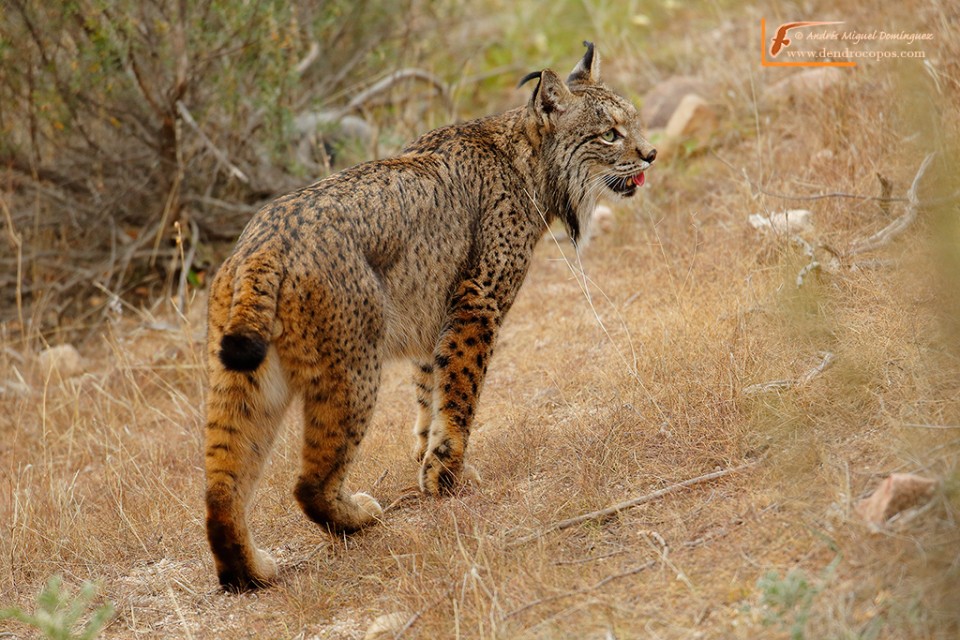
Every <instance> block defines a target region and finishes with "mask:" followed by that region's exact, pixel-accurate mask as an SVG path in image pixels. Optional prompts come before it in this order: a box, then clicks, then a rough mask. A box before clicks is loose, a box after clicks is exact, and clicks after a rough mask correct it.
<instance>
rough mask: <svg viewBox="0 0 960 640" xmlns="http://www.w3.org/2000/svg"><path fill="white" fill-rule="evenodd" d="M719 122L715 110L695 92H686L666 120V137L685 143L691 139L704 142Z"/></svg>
mask: <svg viewBox="0 0 960 640" xmlns="http://www.w3.org/2000/svg"><path fill="white" fill-rule="evenodd" d="M718 124H719V118H718V117H717V112H716V111H715V110H714V108H713V107H711V106H710V104H709V103H708V102H707V101H706V100H704V99H703V98H701V97H700V96H699V95H698V94H696V93H688V94H687V95H685V96H684V97H683V99H682V100H681V101H680V104H678V105H677V108H676V110H675V111H674V112H673V115H671V116H670V120H669V121H668V122H667V128H666V131H665V134H666V137H667V138H669V139H672V140H676V141H678V142H680V144H686V143H688V142H689V141H690V140H691V139H692V140H694V141H695V142H698V143H701V144H702V143H705V142H707V141H708V140H709V139H710V136H712V135H713V134H714V133H715V132H716V130H717V128H718Z"/></svg>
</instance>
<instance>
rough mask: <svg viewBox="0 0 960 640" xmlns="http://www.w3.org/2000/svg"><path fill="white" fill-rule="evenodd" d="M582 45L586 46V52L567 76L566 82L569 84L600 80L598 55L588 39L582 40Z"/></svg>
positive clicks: (591, 82) (590, 82)
mask: <svg viewBox="0 0 960 640" xmlns="http://www.w3.org/2000/svg"><path fill="white" fill-rule="evenodd" d="M583 46H585V47H586V48H587V52H586V53H585V54H583V58H582V59H581V60H580V62H578V63H577V66H575V67H574V68H573V71H571V72H570V75H569V76H567V84H568V85H570V86H573V85H575V84H593V83H596V82H600V56H599V55H598V54H597V53H596V51H595V50H594V47H593V43H592V42H590V41H589V40H584V41H583Z"/></svg>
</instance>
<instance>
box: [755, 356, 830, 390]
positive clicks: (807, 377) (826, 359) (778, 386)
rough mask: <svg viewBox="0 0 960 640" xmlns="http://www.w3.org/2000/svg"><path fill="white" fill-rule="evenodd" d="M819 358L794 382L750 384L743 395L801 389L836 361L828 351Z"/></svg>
mask: <svg viewBox="0 0 960 640" xmlns="http://www.w3.org/2000/svg"><path fill="white" fill-rule="evenodd" d="M821 356H822V359H821V360H820V364H818V365H817V366H815V367H813V368H812V369H810V370H809V371H807V372H806V373H804V374H803V375H802V376H800V377H799V378H797V379H795V380H771V381H770V382H759V383H757V384H751V385H750V386H748V387H744V389H743V394H744V395H747V396H755V395H758V394H760V393H766V392H768V391H785V390H787V389H793V388H794V387H802V386H803V385H805V384H807V383H809V382H810V381H811V380H813V379H814V378H816V377H817V376H819V375H820V374H821V373H823V372H824V371H826V370H827V368H828V367H829V366H830V365H832V364H833V361H834V360H835V359H836V356H835V355H834V354H832V353H830V352H829V351H824V352H822V353H821Z"/></svg>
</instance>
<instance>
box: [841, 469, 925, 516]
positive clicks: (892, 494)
mask: <svg viewBox="0 0 960 640" xmlns="http://www.w3.org/2000/svg"><path fill="white" fill-rule="evenodd" d="M938 484H939V483H938V482H937V481H936V480H931V479H929V478H923V477H921V476H918V475H914V474H912V473H894V474H891V475H889V476H888V477H887V478H885V479H884V480H883V482H881V483H880V486H879V487H878V488H877V490H876V491H874V492H873V494H872V495H871V496H870V497H868V498H864V499H863V500H861V501H860V502H858V503H857V506H856V512H857V513H858V514H860V517H861V518H863V519H864V520H865V521H866V522H867V523H869V524H872V525H875V526H881V525H883V524H884V523H885V522H886V521H887V520H889V519H890V518H892V517H893V516H895V515H897V514H898V513H900V512H902V511H906V510H907V509H910V508H912V507H919V506H920V505H922V504H924V503H925V502H927V501H928V500H929V499H930V498H931V497H932V496H933V492H934V490H935V489H936V488H937V485H938Z"/></svg>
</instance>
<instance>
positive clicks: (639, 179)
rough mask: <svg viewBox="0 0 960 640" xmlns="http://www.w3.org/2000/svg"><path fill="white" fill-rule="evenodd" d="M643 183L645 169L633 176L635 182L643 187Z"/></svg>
mask: <svg viewBox="0 0 960 640" xmlns="http://www.w3.org/2000/svg"><path fill="white" fill-rule="evenodd" d="M643 183H644V177H643V171H641V172H640V173H638V174H637V175H635V176H633V184H635V185H637V186H638V187H642V186H643Z"/></svg>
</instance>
